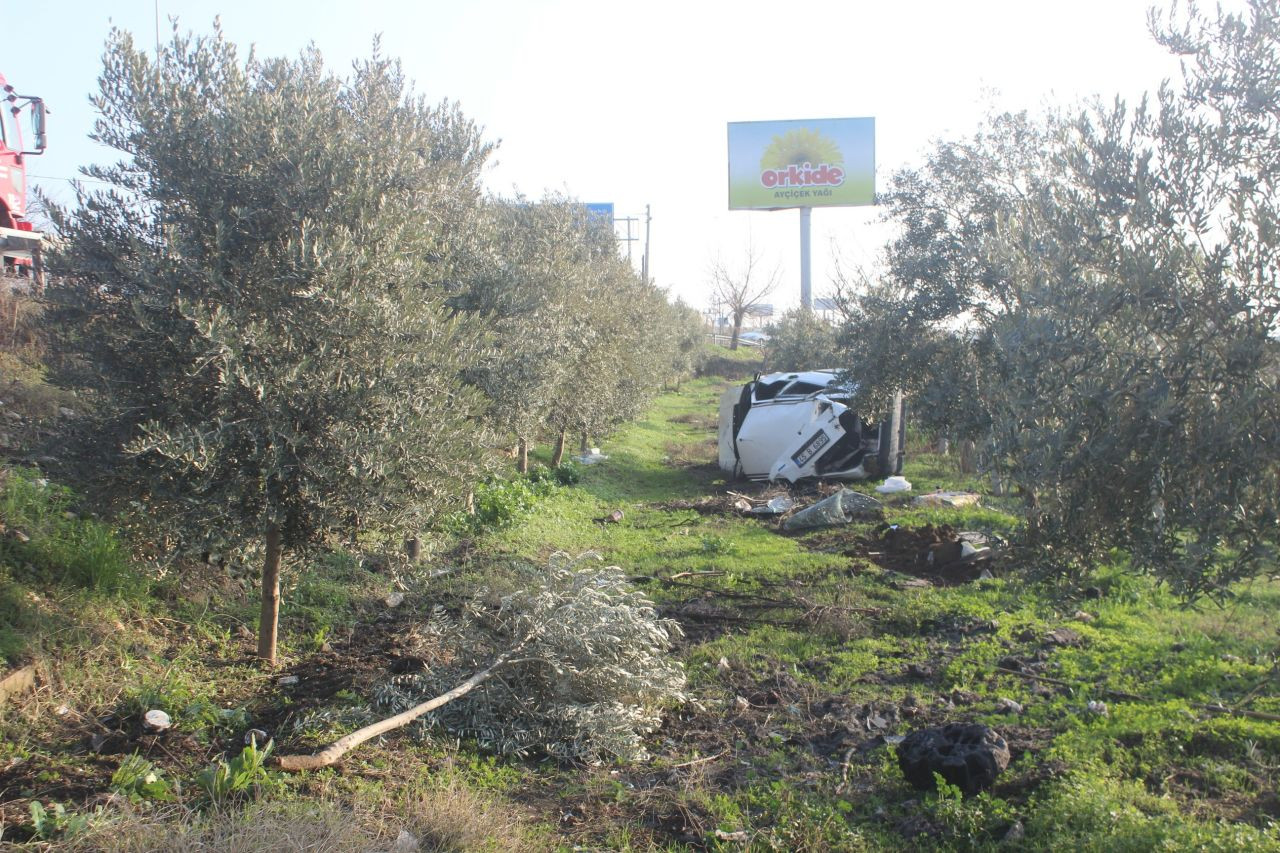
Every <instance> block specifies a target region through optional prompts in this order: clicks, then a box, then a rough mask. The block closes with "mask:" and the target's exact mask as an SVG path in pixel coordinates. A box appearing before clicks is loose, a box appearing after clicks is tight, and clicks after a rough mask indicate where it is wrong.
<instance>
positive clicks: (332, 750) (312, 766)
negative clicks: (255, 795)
mask: <svg viewBox="0 0 1280 853" xmlns="http://www.w3.org/2000/svg"><path fill="white" fill-rule="evenodd" d="M518 651H519V649H511V650H510V651H508V652H505V653H504V654H501V655H499V656H498V657H497V659H496V660H494V662H493V663H492V664H491V665H490V666H489V667H488V668H487V669H482V670H480V671H479V672H477V673H476V674H475V675H473V676H471V677H470V678H468V679H467V680H466V681H464V682H462V683H461V684H459V685H458V686H457V687H455V688H453V689H452V690H450V691H448V692H447V693H441V694H440V695H439V696H436V697H435V698H434V699H428V700H427V701H426V702H423V703H422V704H421V705H414V706H413V707H412V708H410V709H409V710H407V711H401V712H400V713H399V714H396V715H395V716H394V717H388V718H387V719H385V720H380V721H378V722H376V723H372V724H370V725H367V726H365V727H364V728H362V729H357V730H356V731H354V732H352V733H351V734H349V735H347V736H345V737H342V738H339V739H338V740H336V741H334V742H333V743H332V744H330V745H329V746H327V747H325V748H324V749H322V750H320V751H319V752H317V753H316V754H315V755H285V756H282V757H281V758H280V759H279V760H278V761H277V766H279V768H280V769H281V770H287V771H290V772H297V771H299V770H319V769H320V768H321V767H329V766H330V765H332V764H334V763H335V762H336V761H337V760H338V759H339V758H341V757H342V756H344V755H346V754H347V753H348V752H350V751H351V750H353V749H355V748H356V747H357V746H359V745H360V744H362V743H364V742H365V741H367V740H370V739H372V738H375V737H377V736H378V735H381V734H386V733H387V732H389V731H392V730H393V729H398V728H400V727H401V726H403V725H406V724H407V723H411V722H413V721H414V720H416V719H418V717H421V716H422V715H423V714H426V713H428V712H429V711H434V710H435V709H436V708H439V707H441V706H442V705H447V704H449V703H450V702H452V701H453V700H454V699H457V698H458V697H460V696H465V695H467V694H468V693H470V692H471V691H472V690H474V689H476V688H477V687H479V686H480V685H481V684H484V683H485V682H486V681H488V680H489V677H490V676H492V675H493V673H494V672H495V671H496V670H497V669H498V668H499V667H501V666H503V665H504V664H507V663H509V662H510V660H511V657H512V656H513V655H514V654H516V653H517V652H518Z"/></svg>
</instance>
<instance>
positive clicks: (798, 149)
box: [729, 118, 876, 210]
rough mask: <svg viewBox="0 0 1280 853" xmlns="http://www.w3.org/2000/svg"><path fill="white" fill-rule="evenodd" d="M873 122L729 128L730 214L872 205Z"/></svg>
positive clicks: (747, 123) (750, 123) (849, 120)
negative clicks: (744, 211)
mask: <svg viewBox="0 0 1280 853" xmlns="http://www.w3.org/2000/svg"><path fill="white" fill-rule="evenodd" d="M875 152H876V120H875V119H873V118H830V119H812V120H803V119H802V120H797V121H736V122H730V123H729V209H730V210H778V209H780V208H786V207H847V206H850V205H862V204H875V194H876V187H875V171H876V156H875Z"/></svg>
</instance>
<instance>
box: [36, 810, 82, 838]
mask: <svg viewBox="0 0 1280 853" xmlns="http://www.w3.org/2000/svg"><path fill="white" fill-rule="evenodd" d="M28 810H29V811H30V813H31V828H32V832H33V834H34V835H35V837H36V838H38V839H40V840H41V841H54V840H57V839H65V838H74V837H75V836H77V835H79V834H81V833H83V832H84V831H85V830H86V829H88V828H89V818H88V816H87V815H82V814H76V813H75V812H71V811H67V807H66V806H64V805H63V804H62V803H54V804H53V808H49V809H46V808H45V807H44V805H43V804H41V802H40V801H39V800H32V801H31V805H30V806H29V807H28Z"/></svg>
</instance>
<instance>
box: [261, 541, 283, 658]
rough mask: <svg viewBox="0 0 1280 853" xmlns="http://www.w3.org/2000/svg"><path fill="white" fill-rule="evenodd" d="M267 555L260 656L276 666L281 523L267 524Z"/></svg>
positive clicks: (264, 562) (263, 588)
mask: <svg viewBox="0 0 1280 853" xmlns="http://www.w3.org/2000/svg"><path fill="white" fill-rule="evenodd" d="M266 539H267V556H266V559H264V560H263V562H262V612H261V613H260V614H259V616H258V657H260V658H262V659H263V660H264V661H266V662H267V663H269V664H271V665H272V666H275V663H276V629H277V628H278V626H279V624H280V525H278V524H275V523H272V524H270V525H268V526H267V535H266Z"/></svg>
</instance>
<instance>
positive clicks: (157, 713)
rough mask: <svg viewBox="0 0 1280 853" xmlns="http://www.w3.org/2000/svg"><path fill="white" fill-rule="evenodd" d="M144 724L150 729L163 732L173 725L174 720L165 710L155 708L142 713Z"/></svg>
mask: <svg viewBox="0 0 1280 853" xmlns="http://www.w3.org/2000/svg"><path fill="white" fill-rule="evenodd" d="M142 724H143V725H144V726H146V728H147V730H148V731H153V732H162V731H164V730H165V729H167V728H169V727H170V726H172V725H173V721H172V720H171V719H169V715H168V714H166V713H165V712H164V711H161V710H160V709H158V708H155V709H153V710H150V711H148V712H147V713H145V714H143V715H142Z"/></svg>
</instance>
